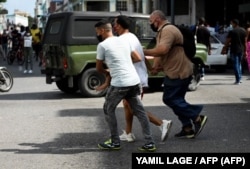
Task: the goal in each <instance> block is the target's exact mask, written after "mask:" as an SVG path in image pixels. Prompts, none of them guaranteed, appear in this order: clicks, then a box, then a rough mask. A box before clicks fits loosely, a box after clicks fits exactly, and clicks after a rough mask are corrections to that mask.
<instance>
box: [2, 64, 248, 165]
mask: <svg viewBox="0 0 250 169" xmlns="http://www.w3.org/2000/svg"><path fill="white" fill-rule="evenodd" d="M0 64H1V65H5V66H7V67H8V69H9V70H10V71H11V72H12V73H13V75H14V86H13V88H12V89H11V91H10V92H8V93H0V168H1V169H118V168H119V169H130V168H132V160H131V159H132V153H134V152H138V151H137V147H138V146H141V145H142V144H143V143H144V142H143V136H142V134H141V128H140V125H139V123H138V120H137V119H136V118H135V120H134V124H133V132H134V134H135V136H136V141H135V142H133V143H126V142H123V143H122V149H121V150H120V151H108V152H107V151H101V150H99V149H98V147H97V144H98V143H99V142H102V141H105V140H106V139H107V138H108V136H109V131H108V128H107V125H106V123H105V120H104V116H103V111H102V105H103V102H104V98H83V97H82V96H81V95H80V94H79V93H77V94H74V95H67V94H64V93H62V92H61V91H59V90H58V89H57V87H56V85H55V84H52V85H48V84H45V77H44V76H43V75H41V74H40V68H39V67H38V66H37V65H38V62H35V63H34V65H35V69H34V73H33V74H23V73H22V70H21V68H20V67H19V66H18V65H17V64H14V65H11V66H8V65H6V64H5V63H3V62H2V60H0ZM247 78H248V75H247V74H245V75H244V77H243V80H242V82H243V83H242V84H240V85H233V82H234V76H233V73H232V71H228V72H226V73H225V74H215V73H212V72H210V73H207V75H206V80H205V81H202V82H201V85H200V86H199V88H198V90H197V91H194V92H188V94H187V96H186V99H187V100H188V102H190V103H192V104H203V105H204V109H203V112H202V114H205V115H207V116H208V122H207V125H206V126H205V128H204V130H203V131H202V133H201V134H200V135H199V136H198V137H197V138H195V139H177V138H175V137H174V134H175V133H177V132H179V130H180V127H181V126H180V122H179V121H178V119H177V118H176V116H175V115H174V114H173V112H172V110H171V109H169V108H168V107H166V106H165V105H164V104H163V103H162V100H161V97H162V92H161V91H155V92H151V93H147V94H145V96H144V99H143V103H144V106H145V108H146V109H147V110H148V111H151V112H153V113H154V114H155V115H156V116H158V117H160V118H162V119H171V120H173V125H172V128H171V131H170V134H169V137H168V139H167V140H166V141H165V142H161V141H160V134H161V133H160V130H159V129H158V127H156V126H154V125H153V124H152V131H153V136H154V137H155V141H156V145H157V152H160V153H171V152H173V153H198V152H202V153H223V152H228V153H233V152H240V153H243V152H247V153H249V152H250V144H249V143H250V132H249V131H250V125H249V120H250V104H249V102H250V80H247ZM117 119H118V121H119V130H120V131H121V133H122V129H123V128H124V125H125V124H124V113H123V109H122V105H119V107H118V108H117Z"/></svg>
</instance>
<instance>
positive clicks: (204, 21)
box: [199, 17, 206, 25]
mask: <svg viewBox="0 0 250 169" xmlns="http://www.w3.org/2000/svg"><path fill="white" fill-rule="evenodd" d="M205 23H206V20H205V18H204V17H200V18H199V25H202V24H205Z"/></svg>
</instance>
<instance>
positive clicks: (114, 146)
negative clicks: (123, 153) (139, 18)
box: [98, 139, 121, 150]
mask: <svg viewBox="0 0 250 169" xmlns="http://www.w3.org/2000/svg"><path fill="white" fill-rule="evenodd" d="M98 147H99V148H100V149H102V150H120V149H121V146H120V143H113V142H112V141H111V139H109V140H107V141H105V142H104V143H99V144H98Z"/></svg>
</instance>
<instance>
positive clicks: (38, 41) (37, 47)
mask: <svg viewBox="0 0 250 169" xmlns="http://www.w3.org/2000/svg"><path fill="white" fill-rule="evenodd" d="M30 32H31V35H32V48H33V50H34V51H35V59H36V61H38V60H39V66H41V65H42V53H41V52H42V33H41V31H40V29H39V28H38V27H37V25H36V24H35V23H33V25H32V26H31V28H30Z"/></svg>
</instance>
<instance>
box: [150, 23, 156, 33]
mask: <svg viewBox="0 0 250 169" xmlns="http://www.w3.org/2000/svg"><path fill="white" fill-rule="evenodd" d="M150 27H151V29H152V31H154V32H157V31H158V28H157V27H155V25H154V23H152V24H150Z"/></svg>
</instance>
